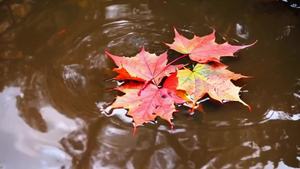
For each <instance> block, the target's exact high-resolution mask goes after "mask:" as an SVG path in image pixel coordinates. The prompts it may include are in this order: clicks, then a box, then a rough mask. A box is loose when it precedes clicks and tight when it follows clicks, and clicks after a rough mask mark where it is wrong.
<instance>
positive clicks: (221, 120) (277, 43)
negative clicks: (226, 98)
mask: <svg viewBox="0 0 300 169" xmlns="http://www.w3.org/2000/svg"><path fill="white" fill-rule="evenodd" d="M292 4H293V3H292V2H289V3H287V2H280V1H275V0H274V1H273V0H229V1H219V0H177V1H172V0H151V1H150V0H124V1H121V0H119V1H118V0H115V1H110V0H51V1H47V0H43V1H24V2H23V1H18V2H14V1H5V0H4V1H0V6H1V8H0V76H1V78H0V117H1V118H0V168H5V169H23V168H24V166H26V168H30V169H52V168H53V169H56V168H78V169H79V168H80V169H82V168H91V169H96V168H109V169H119V168H129V169H132V168H137V169H140V168H145V169H147V168H149V169H150V168H151V169H153V168H155V169H173V168H174V169H175V168H176V169H189V168H190V169H194V168H197V169H199V168H264V167H266V168H277V167H278V168H297V167H300V136H299V130H300V68H299V67H300V56H299V55H300V48H299V44H300V29H299V27H300V19H299V18H300V13H299V9H297V6H295V5H292ZM173 26H175V27H176V28H178V30H179V31H180V32H181V33H183V34H185V35H186V36H189V37H191V36H192V33H195V34H197V35H205V34H207V33H209V32H211V28H214V29H215V30H216V31H217V36H218V41H219V42H222V41H224V40H226V41H229V42H230V43H232V44H239V45H242V44H250V43H252V42H254V41H255V40H257V41H258V42H257V43H256V44H255V45H254V46H253V47H251V48H249V49H246V50H243V51H241V52H239V53H238V54H237V56H238V58H230V59H224V60H223V61H224V62H225V63H226V64H228V65H229V66H230V70H233V71H235V72H239V73H242V74H245V75H250V76H253V77H254V78H252V79H247V80H244V81H241V82H239V84H240V85H242V86H243V92H242V93H241V95H242V98H243V100H245V101H246V102H247V103H248V104H250V105H251V106H252V108H253V111H252V112H249V111H248V110H247V108H245V107H243V106H242V105H241V104H239V103H227V104H224V105H220V104H217V103H215V102H213V101H210V100H208V101H205V102H204V110H205V113H196V114H194V115H193V116H189V115H187V111H186V110H185V109H182V110H181V111H180V112H179V113H177V114H176V115H175V119H174V123H175V128H174V129H173V130H170V128H169V126H168V124H167V123H165V122H163V121H161V120H158V123H157V124H149V125H146V126H145V127H140V128H139V129H138V133H137V134H136V136H132V126H131V125H130V119H128V118H126V117H125V116H124V114H125V113H126V112H125V111H124V110H115V111H114V112H113V114H111V115H110V117H107V115H105V111H106V110H107V108H106V107H107V106H108V105H109V104H110V103H111V102H112V101H113V100H114V98H115V97H116V95H117V93H115V92H112V91H111V90H110V89H111V88H113V87H114V86H115V85H116V82H114V81H112V80H110V79H111V78H112V77H114V76H115V74H114V73H113V72H112V71H111V69H112V68H113V67H114V65H113V63H112V62H111V61H110V60H109V59H108V58H107V57H105V56H104V54H103V53H104V52H103V51H104V50H105V49H107V50H109V51H110V52H111V53H114V54H116V55H126V56H132V55H135V54H136V53H137V52H138V51H139V50H140V48H141V47H143V46H145V48H146V50H148V51H150V52H156V53H161V52H163V51H165V50H166V49H167V48H166V47H165V46H163V45H162V42H172V38H173V32H172V28H173ZM170 53H171V54H174V52H170ZM174 56H175V55H174Z"/></svg>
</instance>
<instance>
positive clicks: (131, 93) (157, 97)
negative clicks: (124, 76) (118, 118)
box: [111, 83, 182, 127]
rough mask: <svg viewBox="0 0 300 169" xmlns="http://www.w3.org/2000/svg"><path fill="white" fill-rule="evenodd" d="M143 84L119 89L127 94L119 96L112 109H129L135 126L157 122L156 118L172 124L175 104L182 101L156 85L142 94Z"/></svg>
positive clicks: (147, 87)
mask: <svg viewBox="0 0 300 169" xmlns="http://www.w3.org/2000/svg"><path fill="white" fill-rule="evenodd" d="M143 86H144V85H143V84H139V85H137V84H130V83H129V84H126V85H125V86H121V87H119V88H117V89H118V90H120V91H121V92H123V93H125V95H123V96H118V97H117V99H116V100H115V102H114V103H113V104H112V105H111V107H112V108H125V109H128V113H127V114H128V115H130V116H132V118H133V121H134V126H135V127H137V126H140V125H142V124H144V123H148V122H151V121H153V120H155V118H156V117H160V118H162V119H165V120H167V121H168V122H169V123H170V124H171V119H172V115H173V113H174V112H175V111H176V109H175V106H174V103H178V102H180V101H182V100H181V99H180V98H178V97H176V96H175V95H173V94H172V92H171V91H169V90H168V89H166V88H158V87H157V86H155V85H154V84H149V85H147V86H146V87H145V88H144V89H143V91H142V92H141V93H139V92H140V90H141V89H142V88H143Z"/></svg>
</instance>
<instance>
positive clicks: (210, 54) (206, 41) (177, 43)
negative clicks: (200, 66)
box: [166, 28, 253, 63]
mask: <svg viewBox="0 0 300 169" xmlns="http://www.w3.org/2000/svg"><path fill="white" fill-rule="evenodd" d="M174 32H175V38H174V42H173V43H172V44H166V45H168V46H169V47H170V48H171V49H173V50H175V51H177V52H180V53H183V54H189V57H190V58H191V60H194V61H196V62H199V63H207V62H211V61H213V62H220V58H221V57H222V56H234V55H233V54H234V53H235V52H237V51H238V50H240V49H244V48H246V47H249V46H251V45H253V44H251V45H242V46H235V45H230V44H228V43H227V42H225V43H223V44H218V43H216V42H215V39H216V38H215V31H213V32H212V33H211V34H209V35H206V36H203V37H198V36H194V37H193V38H192V39H187V38H186V37H184V36H182V35H180V34H179V33H178V32H177V30H176V29H175V28H174Z"/></svg>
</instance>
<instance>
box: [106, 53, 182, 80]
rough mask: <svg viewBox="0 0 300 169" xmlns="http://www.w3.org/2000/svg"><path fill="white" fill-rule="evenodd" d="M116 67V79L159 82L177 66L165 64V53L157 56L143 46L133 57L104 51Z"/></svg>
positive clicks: (166, 60)
mask: <svg viewBox="0 0 300 169" xmlns="http://www.w3.org/2000/svg"><path fill="white" fill-rule="evenodd" d="M106 55H107V56H109V57H110V58H112V60H113V61H114V62H115V64H116V65H117V66H118V68H116V69H114V71H116V72H117V73H119V75H118V76H117V77H116V79H117V80H137V81H146V82H149V81H154V83H155V84H159V83H160V82H161V80H162V79H163V78H164V77H165V76H168V75H169V74H170V73H172V72H175V71H176V68H177V66H173V65H167V62H168V59H167V57H168V56H167V53H166V52H165V53H163V54H161V55H159V56H157V55H155V54H151V53H148V52H146V51H145V49H144V48H142V50H141V51H140V52H139V53H138V54H137V55H136V56H134V57H120V56H116V55H112V54H110V53H109V52H107V51H106Z"/></svg>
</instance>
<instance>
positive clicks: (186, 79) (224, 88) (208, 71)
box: [177, 64, 249, 107]
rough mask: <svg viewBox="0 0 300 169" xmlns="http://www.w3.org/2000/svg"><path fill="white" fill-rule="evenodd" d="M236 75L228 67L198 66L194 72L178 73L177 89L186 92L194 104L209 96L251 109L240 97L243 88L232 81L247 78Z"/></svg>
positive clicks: (187, 70) (186, 70)
mask: <svg viewBox="0 0 300 169" xmlns="http://www.w3.org/2000/svg"><path fill="white" fill-rule="evenodd" d="M245 77H247V76H243V75H240V74H235V73H233V72H231V71H229V70H227V69H226V67H224V66H223V67H213V66H210V65H207V64H197V65H196V66H195V67H194V69H193V70H189V69H183V70H179V71H178V72H177V78H178V86H177V89H179V90H184V91H186V92H187V94H188V95H189V96H190V98H191V99H192V100H194V103H195V102H196V101H197V100H199V99H200V98H202V97H203V96H204V95H205V94H208V95H209V96H210V97H211V98H213V99H215V100H218V101H220V102H222V103H223V102H224V101H238V102H240V103H242V104H244V105H245V106H247V107H249V106H248V105H247V104H246V103H245V102H244V101H242V100H241V99H240V97H239V92H240V89H241V87H237V86H235V85H234V84H233V83H232V82H231V80H238V79H240V78H245Z"/></svg>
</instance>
